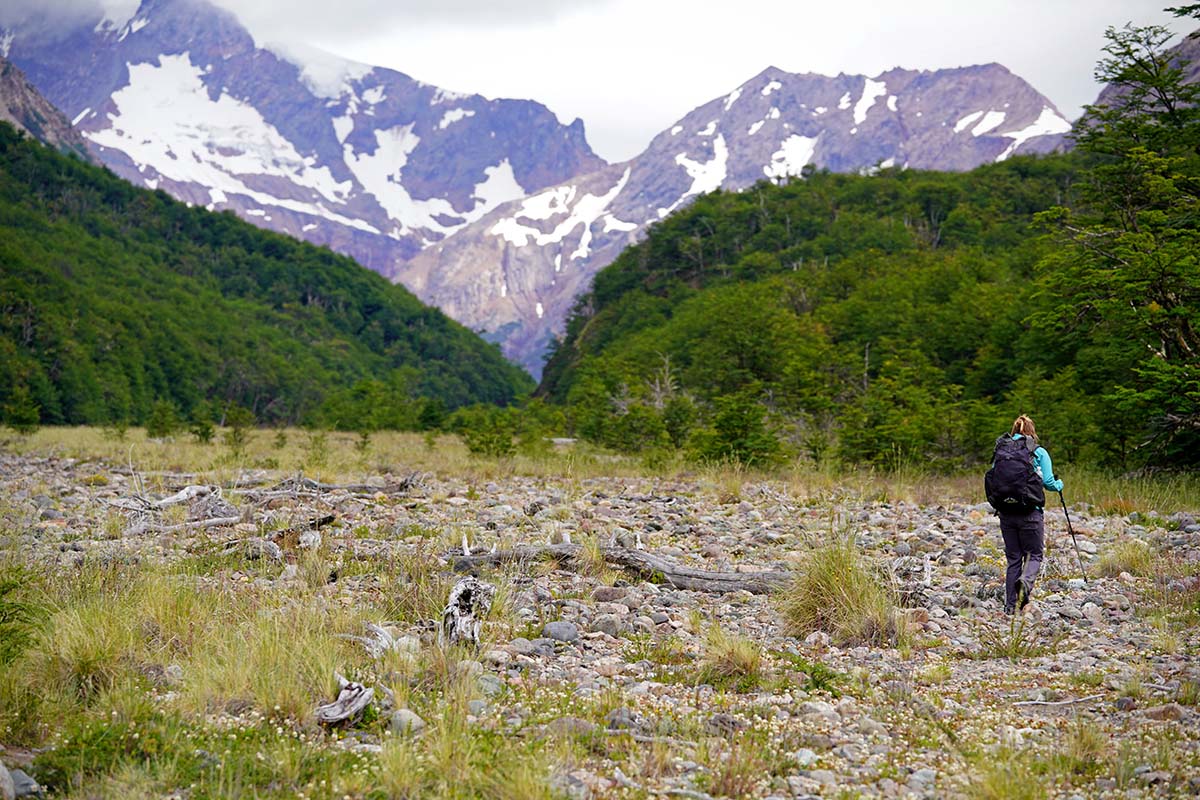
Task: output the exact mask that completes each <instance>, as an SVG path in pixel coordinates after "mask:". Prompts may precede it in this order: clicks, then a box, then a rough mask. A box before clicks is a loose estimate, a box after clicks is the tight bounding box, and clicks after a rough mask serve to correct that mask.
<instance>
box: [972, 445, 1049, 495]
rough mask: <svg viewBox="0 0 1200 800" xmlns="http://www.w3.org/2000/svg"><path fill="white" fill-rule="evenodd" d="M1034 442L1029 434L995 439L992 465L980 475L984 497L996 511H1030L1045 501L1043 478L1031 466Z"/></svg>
mask: <svg viewBox="0 0 1200 800" xmlns="http://www.w3.org/2000/svg"><path fill="white" fill-rule="evenodd" d="M1036 449H1037V442H1035V441H1034V440H1033V439H1031V438H1030V437H1028V436H1025V437H1022V438H1020V439H1014V438H1013V437H1012V434H1008V433H1006V434H1004V435H1003V436H1001V437H1000V438H999V439H997V440H996V450H995V452H994V453H992V468H991V469H989V470H988V471H987V474H986V475H984V476H983V490H984V492H985V493H986V494H987V501H988V502H989V503H991V504H992V508H994V509H996V510H997V511H1010V512H1020V511H1032V510H1033V509H1035V508H1041V507H1043V506H1045V505H1046V490H1045V489H1044V488H1043V487H1042V478H1041V476H1040V475H1038V474H1037V470H1036V469H1034V466H1033V451H1034V450H1036Z"/></svg>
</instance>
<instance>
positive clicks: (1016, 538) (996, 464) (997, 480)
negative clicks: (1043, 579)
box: [984, 414, 1063, 614]
mask: <svg viewBox="0 0 1200 800" xmlns="http://www.w3.org/2000/svg"><path fill="white" fill-rule="evenodd" d="M984 488H985V490H986V491H987V499H988V502H989V503H991V504H992V508H994V509H996V514H997V515H998V516H999V517H1000V534H1001V536H1003V537H1004V555H1005V557H1006V558H1007V559H1008V568H1007V569H1006V570H1005V573H1004V613H1005V614H1013V613H1016V611H1017V609H1019V608H1024V607H1025V606H1026V604H1028V603H1029V598H1030V596H1031V595H1032V594H1033V582H1034V580H1035V579H1036V578H1037V574H1038V570H1039V569H1041V566H1042V541H1043V536H1044V533H1045V530H1044V528H1045V519H1044V516H1043V513H1042V507H1043V506H1045V505H1046V491H1045V490H1046V489H1049V490H1051V491H1054V492H1061V491H1062V488H1063V482H1062V481H1060V480H1058V478H1056V477H1055V476H1054V467H1053V466H1052V465H1051V463H1050V454H1049V453H1047V452H1046V448H1044V447H1041V446H1040V445H1038V440H1037V430H1036V429H1035V428H1034V426H1033V420H1031V419H1030V418H1029V417H1027V416H1025V415H1024V414H1022V415H1021V416H1019V417H1017V418H1016V419H1015V420H1014V421H1013V424H1012V430H1011V431H1010V432H1009V433H1006V434H1005V435H1003V436H1001V437H1000V438H999V439H997V440H996V449H995V451H994V452H993V454H992V468H991V469H990V470H988V473H987V476H986V477H985V479H984Z"/></svg>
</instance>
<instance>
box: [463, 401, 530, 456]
mask: <svg viewBox="0 0 1200 800" xmlns="http://www.w3.org/2000/svg"><path fill="white" fill-rule="evenodd" d="M453 424H454V428H455V430H456V431H457V432H458V433H459V435H461V436H462V438H463V444H465V445H466V446H467V450H469V451H471V452H472V453H474V454H475V455H481V456H490V457H492V458H503V457H506V456H511V455H512V454H513V452H514V450H515V447H514V445H513V436H515V435H516V432H517V425H516V421H515V420H514V419H513V415H512V414H511V413H510V412H509V411H507V410H506V409H503V408H496V407H494V406H472V407H470V408H465V409H460V410H459V411H458V412H457V413H456V414H455V415H454V423H453Z"/></svg>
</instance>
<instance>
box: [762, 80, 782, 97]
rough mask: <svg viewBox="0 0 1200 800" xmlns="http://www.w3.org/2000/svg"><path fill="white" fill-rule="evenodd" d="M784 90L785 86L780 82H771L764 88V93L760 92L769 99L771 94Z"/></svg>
mask: <svg viewBox="0 0 1200 800" xmlns="http://www.w3.org/2000/svg"><path fill="white" fill-rule="evenodd" d="M782 88H783V84H782V83H780V82H779V81H771V82H769V83H768V84H767V85H766V86H764V87H763V88H762V91H761V92H760V94H761V95H762V96H763V97H768V96H770V94H771V92H774V91H776V90H777V89H782Z"/></svg>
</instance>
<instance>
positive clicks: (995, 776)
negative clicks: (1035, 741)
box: [966, 746, 1048, 800]
mask: <svg viewBox="0 0 1200 800" xmlns="http://www.w3.org/2000/svg"><path fill="white" fill-rule="evenodd" d="M969 781H970V782H969V783H968V784H967V791H966V796H967V797H969V798H972V800H1042V798H1044V797H1046V796H1047V795H1048V791H1047V786H1046V770H1045V765H1044V764H1042V763H1041V760H1040V759H1039V758H1037V756H1035V755H1034V754H1033V753H1032V752H1030V751H1027V750H1016V749H1013V748H1011V747H1008V746H1002V747H999V748H997V749H996V750H995V751H993V752H990V753H986V754H982V755H980V756H979V757H978V758H976V759H975V763H974V764H973V765H972V770H971V774H970V776H969Z"/></svg>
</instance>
